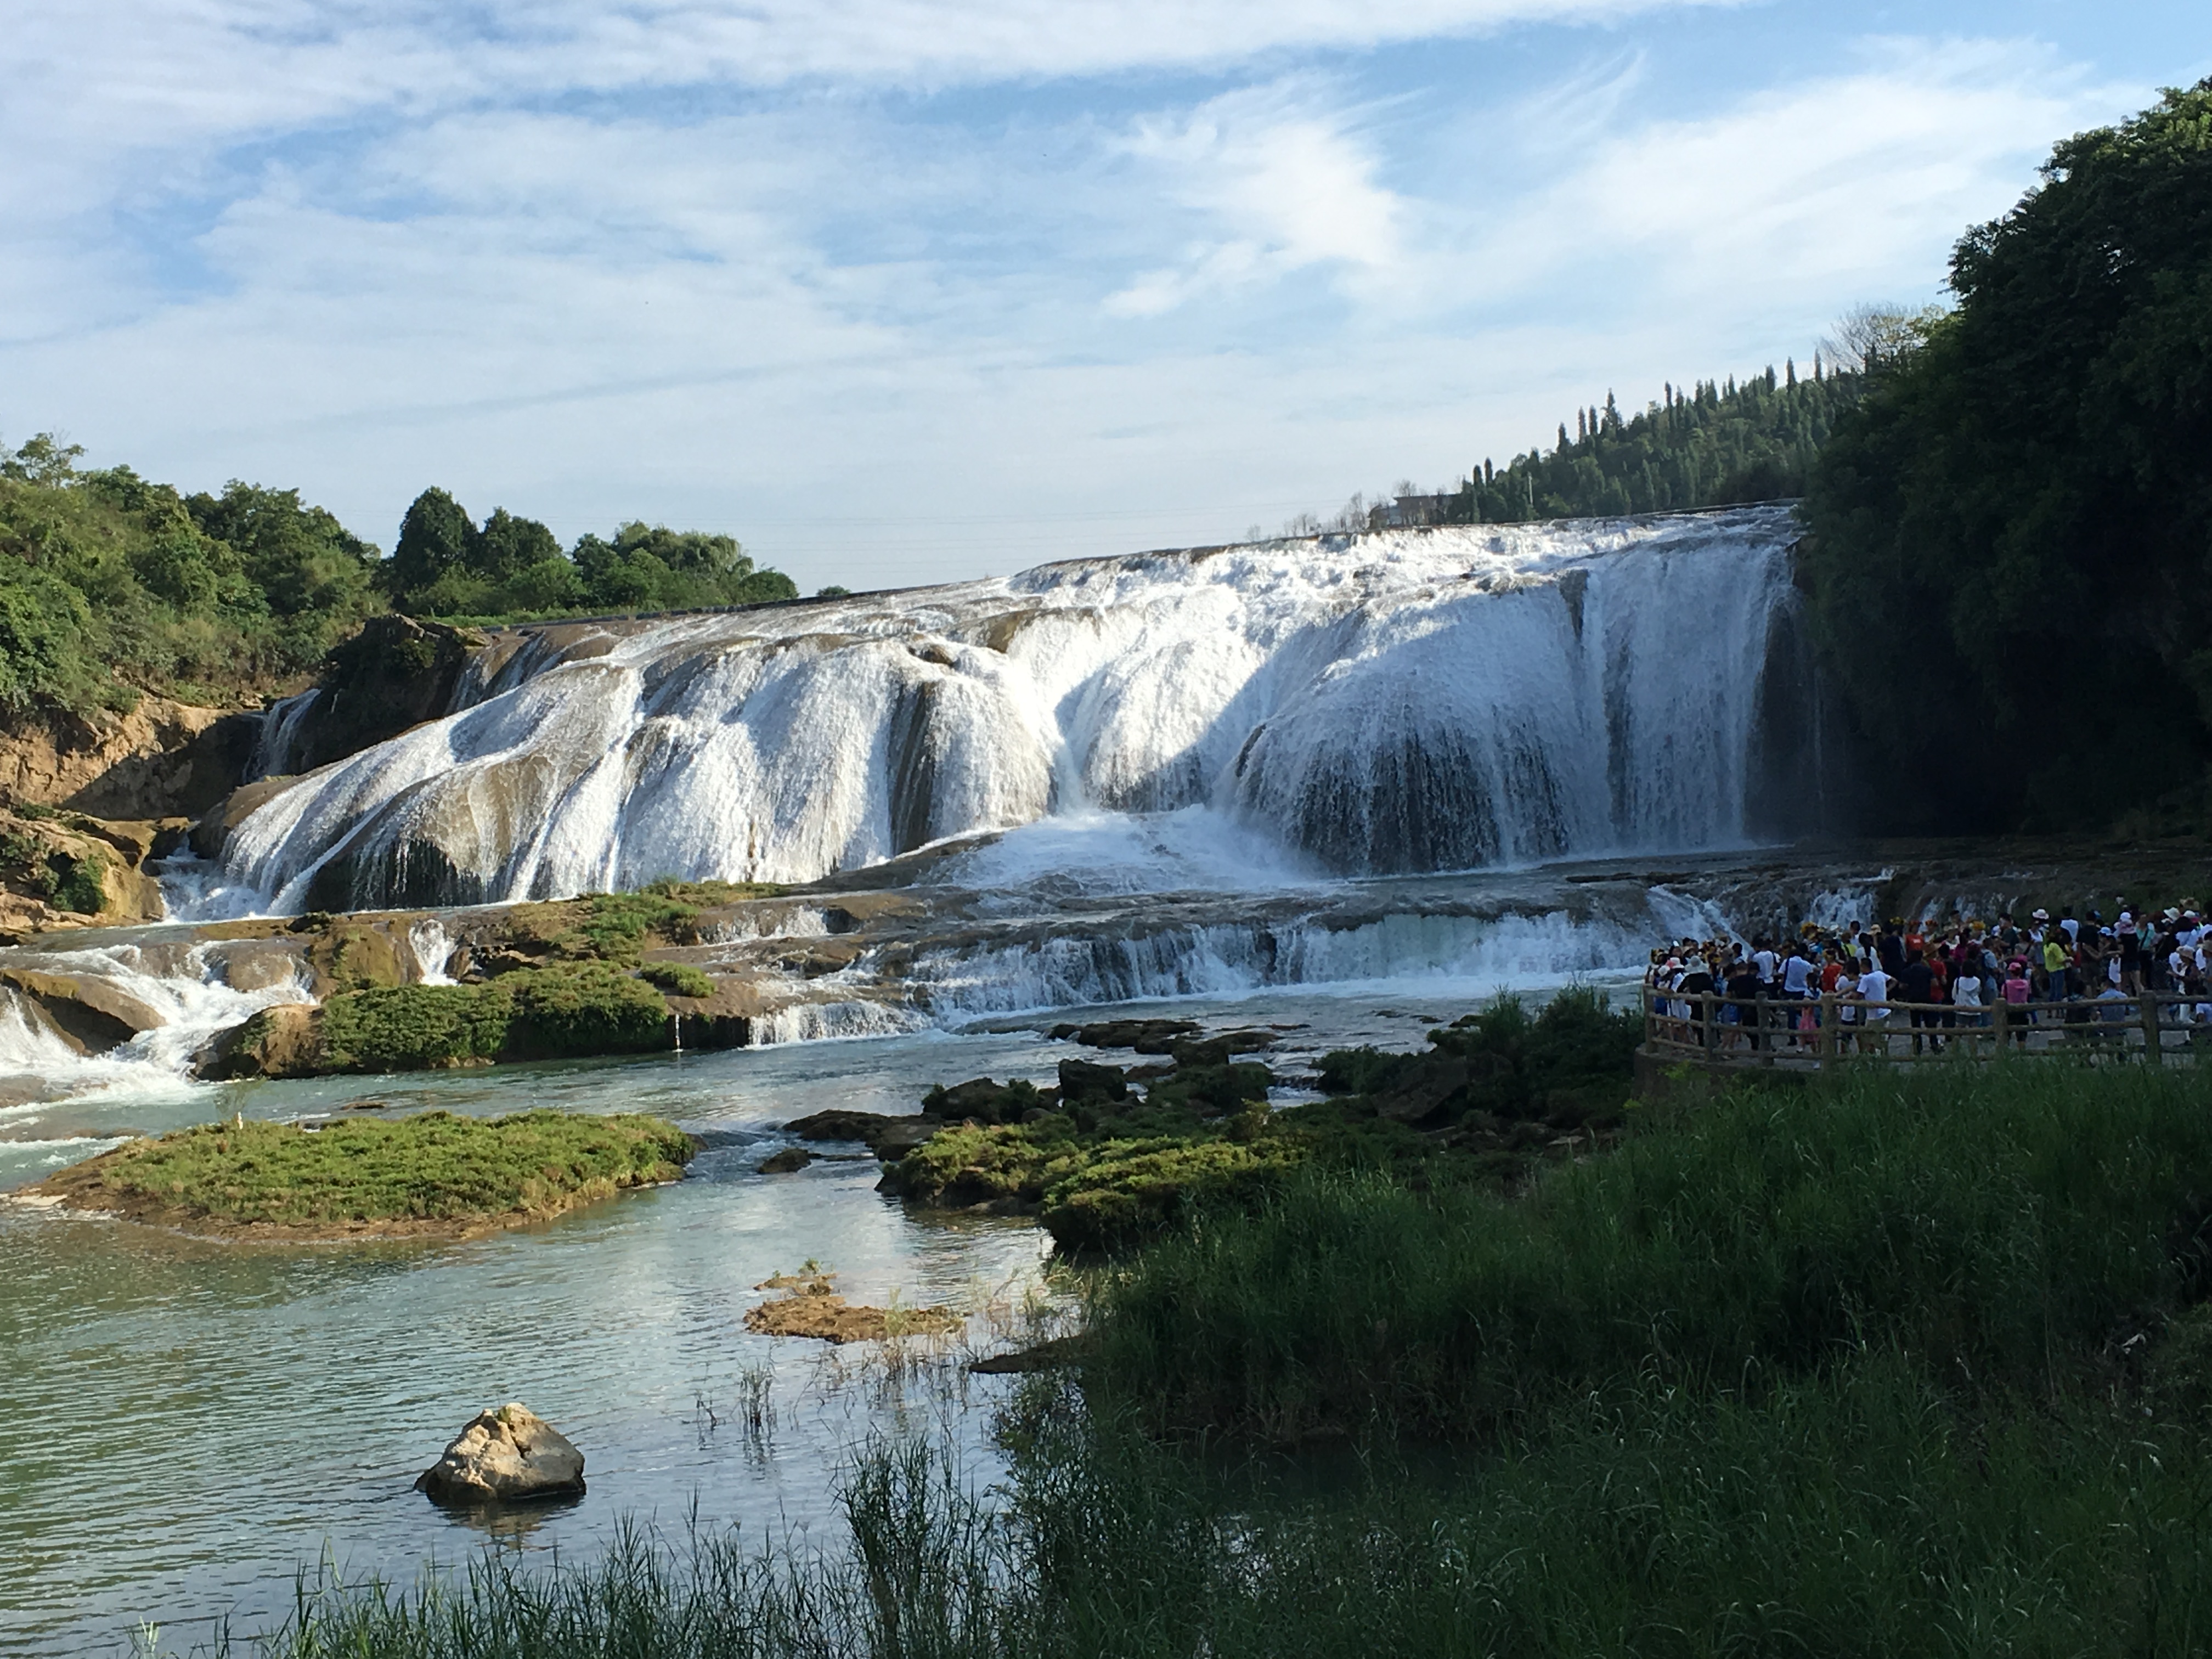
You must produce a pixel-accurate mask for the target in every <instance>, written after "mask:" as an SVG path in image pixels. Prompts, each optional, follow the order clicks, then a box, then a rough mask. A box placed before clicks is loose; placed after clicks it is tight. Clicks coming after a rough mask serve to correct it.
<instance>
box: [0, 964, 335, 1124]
mask: <svg viewBox="0 0 2212 1659" xmlns="http://www.w3.org/2000/svg"><path fill="white" fill-rule="evenodd" d="M15 960H16V962H17V963H18V964H19V965H21V966H26V967H29V968H32V969H36V970H38V971H40V972H42V973H47V974H52V975H58V976H61V977H64V978H66V979H70V980H76V981H99V982H100V983H103V984H105V985H106V986H109V987H112V988H113V989H114V990H115V991H116V992H118V993H119V994H121V995H123V996H125V997H126V998H128V999H130V1000H132V1001H134V1002H136V1003H137V1004H138V1005H140V1006H142V1007H143V1009H144V1010H145V1011H146V1012H147V1013H148V1014H150V1015H151V1016H153V1017H154V1018H155V1020H156V1021H157V1022H158V1023H157V1024H152V1025H150V1026H149V1028H148V1029H146V1030H143V1031H141V1032H139V1033H138V1035H137V1036H135V1037H132V1038H131V1040H130V1041H128V1042H124V1043H122V1044H120V1045H118V1046H117V1047H115V1048H109V1049H107V1050H106V1052H104V1053H98V1054H79V1053H77V1052H76V1049H75V1048H72V1047H71V1046H70V1044H68V1043H67V1042H64V1041H63V1040H62V1038H61V1037H60V1036H58V1035H57V1034H56V1032H55V1031H54V1030H53V1028H52V1025H51V1024H49V1023H48V1022H47V1021H46V1020H45V1019H42V1018H39V1017H38V1016H37V1015H36V1014H35V1013H34V1012H33V1011H32V1009H31V1008H30V1007H29V1006H28V1005H27V1002H26V1001H25V1000H24V999H23V998H22V996H21V994H19V993H17V992H16V991H15V990H14V989H12V988H8V987H0V1079H35V1081H36V1084H37V1085H38V1089H39V1092H40V1094H41V1095H50V1096H55V1097H59V1096H88V1095H99V1094H111V1093H112V1094H118V1095H123V1096H127V1097H132V1098H145V1097H154V1098H159V1097H164V1096H170V1095H175V1094H179V1093H188V1092H190V1091H191V1090H193V1089H195V1088H197V1087H200V1086H202V1085H196V1084H194V1083H192V1082H191V1081H190V1080H189V1077H190V1068H191V1057H192V1054H194V1052H195V1051H197V1049H198V1048H200V1046H201V1045H202V1044H203V1043H204V1042H207V1041H208V1039H209V1038H210V1037H212V1036H215V1035H216V1033H217V1032H218V1031H222V1030H228V1029H229V1028H231V1027H232V1026H234V1025H238V1024H242V1023H243V1022H245V1021H246V1019H248V1018H252V1016H253V1015H254V1014H257V1013H258V1012H260V1011H261V1010H262V1009H264V1008H267V1007H271V1006H275V1005H276V1004H278V1003H283V1002H309V1003H311V1002H313V1000H314V997H313V994H312V992H311V991H310V990H309V989H308V987H307V981H306V978H305V975H304V974H303V973H301V972H300V971H298V970H296V969H295V970H294V971H292V972H289V973H286V974H283V975H270V976H266V982H264V983H261V984H258V985H257V986H256V987H254V988H252V989H251V990H241V989H239V988H237V987H234V986H233V985H231V984H230V983H229V981H228V967H227V965H226V963H225V962H224V960H223V957H222V949H221V947H220V946H211V945H191V946H188V947H187V946H181V945H166V944H148V945H140V944H125V945H100V946H96V947H94V948H91V949H86V950H74V951H73V950H67V949H58V948H51V947H44V946H34V947H32V948H30V949H27V950H23V951H21V952H20V953H19V954H18V955H17V956H16V957H15Z"/></svg>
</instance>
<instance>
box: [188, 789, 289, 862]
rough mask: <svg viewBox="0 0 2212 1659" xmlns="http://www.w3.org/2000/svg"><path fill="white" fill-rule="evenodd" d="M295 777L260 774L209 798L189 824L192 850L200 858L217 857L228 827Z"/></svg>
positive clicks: (254, 809)
mask: <svg viewBox="0 0 2212 1659" xmlns="http://www.w3.org/2000/svg"><path fill="white" fill-rule="evenodd" d="M298 781H299V780H298V779H297V778H289V777H285V778H263V779H260V780H259V781H257V782H253V783H249V784H246V785H244V786H243V787H240V788H236V789H234V790H232V791H231V792H230V793H228V794H227V795H224V796H222V798H221V799H218V800H216V801H215V802H213V803H212V804H211V805H210V806H209V808H208V810H207V811H205V812H204V813H202V814H201V815H200V819H199V822H198V823H195V824H194V825H192V851H193V852H195V853H197V854H199V855H200V856H201V857H202V858H204V859H219V858H221V857H222V849H223V847H224V846H225V844H226V843H228V841H229V840H230V833H231V831H232V830H234V829H237V828H238V826H239V825H240V824H241V823H245V822H246V819H248V818H249V817H252V816H253V814H254V813H255V812H256V811H258V810H259V809H260V808H261V807H263V806H264V805H267V804H268V802H269V801H270V800H271V799H274V798H275V797H276V796H277V795H279V794H282V793H283V792H284V791H285V790H286V789H287V788H289V787H291V786H292V785H293V784H295V783H297V782H298Z"/></svg>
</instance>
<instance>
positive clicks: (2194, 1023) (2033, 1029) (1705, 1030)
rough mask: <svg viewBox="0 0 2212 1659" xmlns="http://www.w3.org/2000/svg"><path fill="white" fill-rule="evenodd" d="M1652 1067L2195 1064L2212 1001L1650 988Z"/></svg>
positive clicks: (2161, 996) (1647, 1048)
mask: <svg viewBox="0 0 2212 1659" xmlns="http://www.w3.org/2000/svg"><path fill="white" fill-rule="evenodd" d="M1642 992H1643V1004H1644V1046H1643V1048H1641V1050H1640V1051H1639V1057H1640V1058H1642V1059H1643V1060H1644V1061H1645V1062H1646V1063H1647V1064H1650V1063H1656V1064H1658V1065H1662V1066H1668V1065H1674V1064H1679V1063H1687V1064H1689V1065H1692V1066H1697V1067H1699V1068H1700V1069H1702V1070H1706V1071H1743V1072H1760V1071H1770V1072H1771V1071H1792V1072H1825V1071H1828V1070H1831V1069H1832V1068H1834V1067H1837V1066H1872V1065H1881V1064H1910V1065H1924V1064H1931V1063H1932V1064H1970V1063H1972V1062H1976V1061H1984V1060H1994V1059H1996V1058H1997V1057H1998V1056H2000V1055H2021V1054H2027V1055H2034V1056H2038V1057H2046V1058H2047V1057H2051V1056H2057V1055H2065V1056H2069V1057H2070V1058H2072V1059H2075V1060H2081V1061H2087V1062H2097V1063H2107V1064H2113V1065H2118V1064H2129V1063H2132V1064H2138V1065H2151V1066H2162V1065H2173V1064H2179V1065H2193V1064H2195V1063H2197V1060H2199V1059H2200V1058H2201V1057H2203V1056H2204V1055H2206V1054H2212V1021H2205V1022H2202V1023H2200V1022H2199V1021H2198V1020H2197V1017H2196V1016H2197V1009H2198V1008H2199V1007H2200V1006H2212V1000H2208V999H2206V998H2203V997H2200V996H2192V995H2188V994H2183V993H2179V992H2171V991H2146V992H2140V993H2135V994H2127V995H2122V996H2115V997H2085V998H2076V999H2069V1000H2066V1001H2063V1002H2027V1003H2019V1004H2014V1003H2005V1002H2000V1003H1997V1004H1996V1005H1994V1006H1986V1007H1971V1008H1970V1007H1960V1006H1957V1005H1955V1004H1952V1003H1923V1002H1863V1001H1861V1000H1859V999H1857V998H1856V997H1836V996H1818V997H1802V998H1793V997H1772V998H1768V997H1760V998H1757V999H1755V1000H1753V999H1744V998H1738V997H1729V996H1726V995H1723V994H1721V993H1719V992H1717V991H1708V992H1701V993H1692V994H1689V995H1684V994H1681V993H1679V992H1668V991H1662V990H1658V989H1656V988H1655V987H1651V986H1648V985H1647V986H1644V987H1642Z"/></svg>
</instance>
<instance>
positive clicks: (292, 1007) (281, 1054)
mask: <svg viewBox="0 0 2212 1659" xmlns="http://www.w3.org/2000/svg"><path fill="white" fill-rule="evenodd" d="M318 1014H319V1010H317V1009H314V1008H311V1007H309V1006H307V1004H305V1003H301V1002H283V1003H279V1004H277V1005H276V1006H275V1007H274V1008H264V1009H263V1010H262V1011H261V1012H259V1013H258V1014H256V1015H254V1016H253V1018H251V1019H249V1020H247V1021H246V1023H245V1024H242V1025H234V1026H232V1027H231V1028H230V1029H229V1030H228V1031H218V1032H216V1035H215V1036H214V1037H213V1038H212V1039H210V1041H209V1042H207V1043H205V1044H204V1045H203V1046H202V1047H201V1048H200V1049H199V1051H198V1052H197V1053H196V1054H193V1056H192V1075H193V1076H194V1077H197V1078H207V1079H213V1080H215V1081H217V1082H229V1081H233V1080H234V1079H239V1078H249V1077H312V1076H313V1075H315V1074H316V1073H318V1072H319V1071H320V1070H322V1069H323V1066H322V1060H323V1034H322V1026H321V1022H320V1021H319V1018H317V1016H318Z"/></svg>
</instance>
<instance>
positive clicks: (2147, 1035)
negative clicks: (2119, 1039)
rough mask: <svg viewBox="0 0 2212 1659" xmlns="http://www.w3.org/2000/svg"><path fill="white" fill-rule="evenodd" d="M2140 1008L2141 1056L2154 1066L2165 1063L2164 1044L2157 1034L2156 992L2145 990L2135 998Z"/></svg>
mask: <svg viewBox="0 0 2212 1659" xmlns="http://www.w3.org/2000/svg"><path fill="white" fill-rule="evenodd" d="M2137 1006H2139V1007H2141V1008H2142V1028H2143V1058H2144V1059H2145V1060H2148V1061H2149V1062H2150V1063H2151V1064H2152V1065H2154V1066H2163V1065H2164V1064H2166V1046H2165V1044H2164V1042H2162V1041H2161V1040H2160V1036H2159V1024H2158V993H2157V992H2155V991H2145V992H2144V993H2143V994H2142V996H2141V997H2140V998H2139V999H2138V1000H2137Z"/></svg>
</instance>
